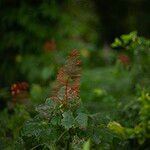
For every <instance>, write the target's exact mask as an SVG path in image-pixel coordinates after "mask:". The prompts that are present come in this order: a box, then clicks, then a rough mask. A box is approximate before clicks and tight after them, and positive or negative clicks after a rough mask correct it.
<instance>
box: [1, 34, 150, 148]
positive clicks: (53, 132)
mask: <svg viewBox="0 0 150 150" xmlns="http://www.w3.org/2000/svg"><path fill="white" fill-rule="evenodd" d="M50 43H51V42H50V41H49V43H48V44H46V45H45V47H49V48H50V47H53V46H52V45H51V44H50ZM52 43H53V42H52ZM53 44H54V43H53ZM112 46H113V48H114V49H115V50H116V51H112V53H113V59H116V64H113V63H114V62H113V63H110V64H109V63H108V64H107V65H106V64H105V61H104V62H100V63H97V61H98V60H96V61H95V62H92V63H93V64H92V63H91V65H88V64H89V63H90V62H91V61H92V59H93V58H94V57H97V58H101V57H102V58H103V59H104V56H103V55H101V54H100V53H101V52H98V53H96V54H97V56H94V55H93V54H94V53H93V52H89V51H88V50H86V49H84V50H83V49H81V50H80V51H76V50H74V51H73V52H72V53H71V54H70V55H69V57H68V60H67V61H66V62H65V61H64V56H65V55H66V53H68V52H63V51H53V52H52V53H49V52H47V51H44V53H43V54H41V55H33V54H32V55H30V56H29V55H28V54H27V55H20V54H19V55H18V56H17V57H16V60H15V61H16V63H17V64H18V66H20V69H19V72H21V74H24V75H25V77H23V78H25V79H26V80H20V81H14V82H13V83H15V84H12V86H10V87H9V88H5V89H4V88H1V89H0V98H1V104H2V102H3V103H4V104H2V107H1V110H0V128H1V129H0V143H1V145H0V146H1V147H0V149H4V150H5V149H75V150H78V149H99V148H100V149H102V150H109V149H115V150H116V149H118V150H120V149H121V150H126V149H129V150H130V149H148V148H149V143H148V142H149V138H150V136H149V132H150V131H149V130H150V129H149V126H150V125H149V120H150V116H149V114H150V112H149V110H150V108H149V106H150V104H149V97H150V96H149V73H150V72H149V62H150V61H149V47H150V45H149V40H148V39H145V38H142V37H139V36H138V35H137V33H136V32H133V33H130V34H129V35H123V36H121V37H120V38H118V40H115V42H114V43H113V44H112ZM54 47H55V46H54ZM54 47H53V48H54ZM79 52H80V53H81V56H82V57H81V59H82V60H83V63H86V64H83V63H82V64H83V69H82V70H83V71H82V72H83V73H82V77H81V90H80V76H81V68H80V67H81V62H80V59H79ZM120 54H121V55H122V56H125V57H126V56H127V57H126V58H128V59H124V58H125V57H120ZM91 55H93V56H91ZM110 57H111V58H110V59H112V56H110ZM122 59H124V61H128V63H123V62H124V61H121V60H122ZM54 62H55V63H54ZM64 63H65V65H64V66H63V67H61V68H60V69H59V70H58V74H57V76H56V72H57V65H60V64H64ZM94 63H96V65H95V66H97V68H92V66H94ZM100 66H101V67H100ZM89 67H90V68H89ZM55 76H56V83H55V82H54V79H55ZM23 81H25V82H26V85H27V84H28V86H26V87H24V85H25V84H22V83H24V82H23ZM11 87H12V88H11ZM52 87H54V88H52ZM18 90H19V91H20V92H19V93H18V92H17V91H18ZM11 92H12V95H11ZM14 92H15V94H13V93H14ZM50 92H51V96H50V95H49V93H50ZM46 97H49V98H46ZM45 98H46V100H45ZM81 99H82V101H81ZM44 101H45V102H44ZM34 108H35V109H34Z"/></svg>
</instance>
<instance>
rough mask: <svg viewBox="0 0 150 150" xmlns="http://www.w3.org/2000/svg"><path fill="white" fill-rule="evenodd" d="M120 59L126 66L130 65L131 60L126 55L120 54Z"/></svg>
mask: <svg viewBox="0 0 150 150" xmlns="http://www.w3.org/2000/svg"><path fill="white" fill-rule="evenodd" d="M118 59H119V60H120V62H121V63H122V64H124V65H128V64H129V63H130V59H129V57H128V56H127V55H126V54H120V55H119V57H118Z"/></svg>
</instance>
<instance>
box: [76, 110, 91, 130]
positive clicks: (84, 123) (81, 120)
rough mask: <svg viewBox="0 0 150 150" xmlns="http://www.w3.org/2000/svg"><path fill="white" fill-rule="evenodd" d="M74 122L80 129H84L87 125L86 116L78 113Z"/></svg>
mask: <svg viewBox="0 0 150 150" xmlns="http://www.w3.org/2000/svg"><path fill="white" fill-rule="evenodd" d="M76 121H77V123H78V125H79V126H80V127H81V128H86V127H87V123H88V116H87V114H84V113H79V114H78V116H77V117H76Z"/></svg>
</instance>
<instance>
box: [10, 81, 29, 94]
mask: <svg viewBox="0 0 150 150" xmlns="http://www.w3.org/2000/svg"><path fill="white" fill-rule="evenodd" d="M28 88H29V84H28V83H26V82H21V83H14V84H12V85H11V94H12V96H15V95H18V94H19V93H20V92H22V91H26V90H28Z"/></svg>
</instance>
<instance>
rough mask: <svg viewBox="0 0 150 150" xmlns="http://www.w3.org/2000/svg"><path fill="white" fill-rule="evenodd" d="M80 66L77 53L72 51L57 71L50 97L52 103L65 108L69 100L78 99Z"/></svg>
mask: <svg viewBox="0 0 150 150" xmlns="http://www.w3.org/2000/svg"><path fill="white" fill-rule="evenodd" d="M80 65H81V61H80V60H79V52H78V51H77V50H74V51H72V52H71V53H70V55H69V57H68V59H67V61H66V64H65V65H64V66H63V67H62V68H60V69H59V71H58V74H57V85H56V87H55V88H54V89H53V93H52V97H51V98H52V100H53V101H55V102H59V103H61V104H63V105H65V106H67V105H68V102H69V101H70V100H73V99H79V91H80V88H79V85H80V76H81V75H80V70H81V68H80Z"/></svg>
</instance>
